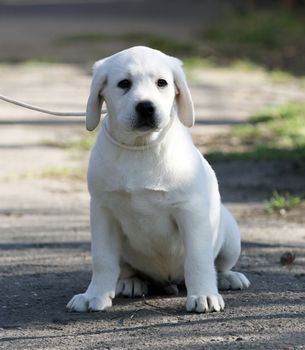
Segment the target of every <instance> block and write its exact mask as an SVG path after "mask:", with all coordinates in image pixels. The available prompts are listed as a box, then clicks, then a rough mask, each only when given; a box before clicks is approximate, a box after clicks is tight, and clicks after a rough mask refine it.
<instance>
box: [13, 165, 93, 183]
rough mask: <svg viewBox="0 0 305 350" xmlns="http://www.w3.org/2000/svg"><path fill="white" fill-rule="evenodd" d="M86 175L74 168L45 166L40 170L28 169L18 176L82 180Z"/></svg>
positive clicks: (24, 177) (23, 177)
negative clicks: (45, 167) (28, 170)
mask: <svg viewBox="0 0 305 350" xmlns="http://www.w3.org/2000/svg"><path fill="white" fill-rule="evenodd" d="M85 176H86V172H84V171H83V170H81V169H76V168H65V167H63V168H47V169H43V170H40V171H30V172H26V173H23V174H20V175H19V176H18V177H19V178H21V179H43V178H47V179H65V178H66V179H72V180H83V179H84V178H85Z"/></svg>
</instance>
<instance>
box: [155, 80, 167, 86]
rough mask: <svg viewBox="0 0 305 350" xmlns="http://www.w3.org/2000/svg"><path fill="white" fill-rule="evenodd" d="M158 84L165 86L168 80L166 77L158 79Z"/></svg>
mask: <svg viewBox="0 0 305 350" xmlns="http://www.w3.org/2000/svg"><path fill="white" fill-rule="evenodd" d="M157 85H158V86H159V87H165V86H166V85H167V81H166V80H164V79H158V81H157Z"/></svg>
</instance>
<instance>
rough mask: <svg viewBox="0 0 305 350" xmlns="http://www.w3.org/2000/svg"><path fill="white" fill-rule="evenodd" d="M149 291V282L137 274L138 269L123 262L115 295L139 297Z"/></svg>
mask: <svg viewBox="0 0 305 350" xmlns="http://www.w3.org/2000/svg"><path fill="white" fill-rule="evenodd" d="M147 292H148V286H147V283H145V282H144V281H143V280H142V279H140V278H139V277H137V276H136V271H135V270H134V269H133V268H132V267H130V266H129V265H128V264H126V263H121V272H120V277H119V280H118V282H117V285H116V289H115V295H116V296H118V295H122V296H124V297H130V298H137V297H141V296H143V295H145V294H147Z"/></svg>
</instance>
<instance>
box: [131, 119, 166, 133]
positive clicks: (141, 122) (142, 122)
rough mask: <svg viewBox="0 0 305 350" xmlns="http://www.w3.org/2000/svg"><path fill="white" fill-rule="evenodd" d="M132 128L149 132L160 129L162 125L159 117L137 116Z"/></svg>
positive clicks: (141, 131)
mask: <svg viewBox="0 0 305 350" xmlns="http://www.w3.org/2000/svg"><path fill="white" fill-rule="evenodd" d="M132 129H133V131H136V132H140V133H147V132H155V131H159V130H161V127H160V123H159V121H158V120H157V118H149V119H148V118H137V119H136V121H135V123H134V124H133V126H132Z"/></svg>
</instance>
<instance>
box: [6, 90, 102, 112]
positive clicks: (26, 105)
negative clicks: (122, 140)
mask: <svg viewBox="0 0 305 350" xmlns="http://www.w3.org/2000/svg"><path fill="white" fill-rule="evenodd" d="M0 99H1V100H3V101H5V102H8V103H12V104H14V105H17V106H20V107H23V108H27V109H31V110H33V111H37V112H41V113H45V114H51V115H56V116H59V117H85V116H86V112H58V111H52V110H49V109H45V108H40V107H37V106H33V105H30V104H27V103H24V102H21V101H17V100H14V99H12V98H9V97H7V96H4V95H1V94H0ZM102 113H106V110H102Z"/></svg>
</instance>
